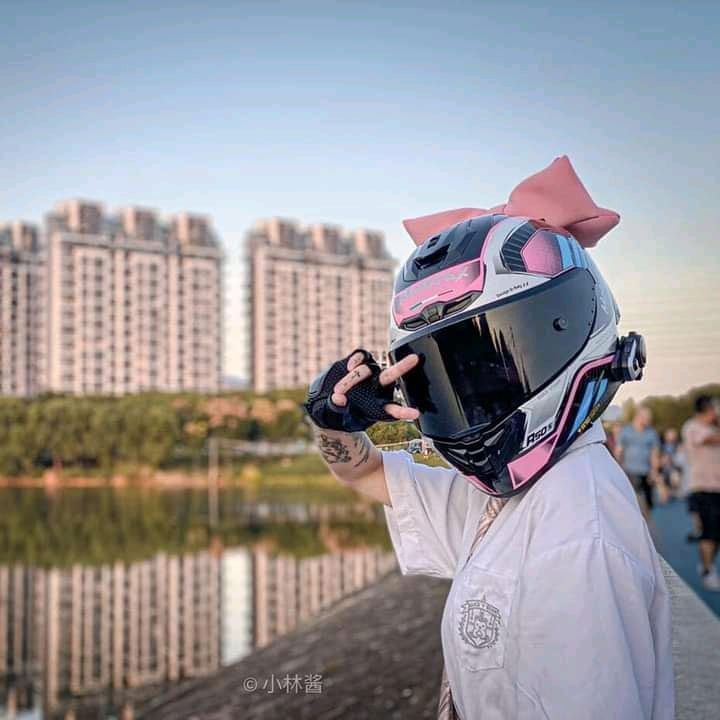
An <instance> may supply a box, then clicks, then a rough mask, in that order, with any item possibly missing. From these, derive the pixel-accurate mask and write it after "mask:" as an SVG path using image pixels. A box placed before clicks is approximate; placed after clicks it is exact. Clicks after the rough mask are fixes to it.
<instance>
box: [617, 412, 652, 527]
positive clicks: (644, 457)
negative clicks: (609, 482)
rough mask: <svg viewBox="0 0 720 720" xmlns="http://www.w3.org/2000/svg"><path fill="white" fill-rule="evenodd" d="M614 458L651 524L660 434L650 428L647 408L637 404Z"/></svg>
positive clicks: (650, 419) (644, 515) (621, 435)
mask: <svg viewBox="0 0 720 720" xmlns="http://www.w3.org/2000/svg"><path fill="white" fill-rule="evenodd" d="M615 457H616V458H617V461H618V462H619V463H620V465H621V466H622V468H623V470H625V473H626V474H627V476H628V478H629V479H630V482H631V483H632V486H633V488H634V489H635V492H636V494H637V496H638V502H639V503H640V509H641V510H642V514H643V517H644V518H645V520H646V522H647V523H648V525H650V523H651V515H650V513H651V511H652V508H653V484H654V482H655V478H656V477H657V474H658V471H659V469H660V437H659V436H658V434H657V431H656V430H655V428H653V427H652V413H651V412H650V410H649V408H646V407H644V406H640V407H639V408H638V409H637V411H636V412H635V416H634V417H633V419H632V422H631V423H629V424H628V425H625V427H623V429H622V430H621V431H620V437H619V438H618V443H617V445H616V447H615Z"/></svg>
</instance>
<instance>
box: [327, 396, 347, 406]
mask: <svg viewBox="0 0 720 720" xmlns="http://www.w3.org/2000/svg"><path fill="white" fill-rule="evenodd" d="M330 401H331V402H332V404H333V405H337V406H338V407H345V406H346V405H347V395H342V394H341V393H333V394H332V395H331V396H330Z"/></svg>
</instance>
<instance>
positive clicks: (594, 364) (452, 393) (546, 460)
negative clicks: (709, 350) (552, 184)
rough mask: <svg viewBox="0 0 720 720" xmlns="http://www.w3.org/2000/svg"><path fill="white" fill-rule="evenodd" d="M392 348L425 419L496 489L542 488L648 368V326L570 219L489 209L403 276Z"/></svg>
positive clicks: (423, 254) (461, 465)
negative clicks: (622, 300) (636, 322)
mask: <svg viewBox="0 0 720 720" xmlns="http://www.w3.org/2000/svg"><path fill="white" fill-rule="evenodd" d="M391 315H392V318H391V328H390V353H389V355H390V359H391V361H392V362H397V361H399V360H401V359H402V358H403V357H405V356H407V355H409V354H411V353H417V354H418V355H419V357H420V362H419V363H418V365H417V366H416V367H415V368H413V369H412V370H410V371H409V372H408V373H406V375H405V376H404V377H402V378H401V379H400V381H399V385H400V390H401V392H402V394H403V396H404V399H405V401H406V403H407V404H408V405H409V406H411V407H415V408H417V409H418V410H419V411H420V417H419V419H418V420H417V421H416V422H417V425H418V428H419V430H420V432H421V433H422V434H423V435H424V436H426V437H428V438H430V439H431V440H432V442H433V444H434V446H435V449H436V450H437V452H439V453H440V454H441V455H442V456H443V457H444V458H445V459H446V460H447V461H448V462H449V463H450V464H451V465H452V466H454V467H455V468H457V469H458V470H459V471H460V472H461V473H463V474H464V475H465V476H467V478H468V479H469V480H470V482H472V483H473V484H474V485H476V486H477V487H478V488H480V489H481V490H483V491H484V492H486V493H488V494H491V495H495V496H499V497H509V496H511V495H514V494H516V493H518V492H520V491H521V490H524V489H525V488H527V487H529V485H530V484H531V483H533V482H534V481H536V480H537V479H538V478H539V477H540V476H541V475H542V474H543V473H544V472H545V471H546V470H547V469H548V468H549V467H550V466H551V465H552V464H553V463H554V462H555V461H556V460H557V459H558V458H559V457H560V456H561V455H562V454H563V453H564V452H565V450H567V448H568V447H569V446H570V445H571V444H572V442H573V441H574V440H575V439H576V438H577V437H578V436H579V435H580V434H581V433H583V432H584V431H585V430H587V429H588V428H589V427H590V426H591V424H592V423H593V422H594V421H595V420H596V419H598V418H599V417H600V415H601V414H602V412H603V411H604V410H605V408H606V407H607V406H608V404H609V403H610V401H611V400H612V398H613V396H614V395H615V393H616V392H617V390H618V388H619V387H620V385H621V383H622V382H625V381H626V380H634V379H639V378H640V377H641V376H642V369H643V367H644V365H645V346H644V342H643V340H642V337H640V336H639V335H637V334H635V333H630V334H629V335H628V336H627V337H626V338H619V337H618V331H617V323H618V321H619V310H618V307H617V304H616V303H615V300H614V298H613V296H612V293H611V291H610V289H609V288H608V286H607V284H606V283H605V281H604V280H603V278H602V276H601V274H600V272H599V271H598V269H597V267H596V265H595V264H594V262H593V261H592V259H591V258H590V256H589V255H588V253H587V252H586V251H585V249H584V248H583V247H582V246H581V245H580V244H579V243H578V242H577V241H576V240H575V238H574V237H573V236H572V235H571V234H570V233H569V232H568V231H567V230H565V229H563V228H557V227H552V226H551V225H548V224H546V223H545V222H542V221H538V220H534V219H532V218H529V217H514V216H509V215H504V214H487V215H482V216H479V217H473V218H471V219H468V220H463V221H462V222H459V223H457V224H455V225H453V226H452V227H450V228H448V229H447V230H445V231H443V232H440V233H439V234H434V235H433V236H432V237H428V238H427V239H426V240H425V241H424V242H423V243H422V244H421V245H420V246H419V247H418V248H417V249H416V250H415V251H414V252H413V253H412V255H411V256H410V258H409V259H408V260H407V262H406V263H405V264H404V266H403V267H402V269H401V270H400V272H399V273H398V275H397V278H396V282H395V287H394V296H393V301H392V311H391Z"/></svg>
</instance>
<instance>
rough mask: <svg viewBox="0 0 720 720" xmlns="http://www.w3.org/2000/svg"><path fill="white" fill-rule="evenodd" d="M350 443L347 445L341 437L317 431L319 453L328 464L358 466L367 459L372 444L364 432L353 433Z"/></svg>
mask: <svg viewBox="0 0 720 720" xmlns="http://www.w3.org/2000/svg"><path fill="white" fill-rule="evenodd" d="M351 440H352V445H348V444H346V443H345V442H344V440H343V439H342V438H336V437H330V436H329V435H326V434H325V433H322V432H321V433H318V447H319V448H320V454H321V455H322V456H323V458H324V459H325V462H327V463H328V465H340V464H344V463H349V462H352V463H353V467H358V466H360V465H362V464H363V463H366V462H367V461H368V458H369V457H370V451H371V450H372V448H373V444H372V443H371V442H370V439H369V438H368V436H367V435H365V433H354V434H353V435H352V438H351Z"/></svg>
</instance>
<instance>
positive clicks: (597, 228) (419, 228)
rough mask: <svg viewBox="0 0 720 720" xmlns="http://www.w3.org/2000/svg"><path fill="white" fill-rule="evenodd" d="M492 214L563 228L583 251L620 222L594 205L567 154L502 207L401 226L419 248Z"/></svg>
mask: <svg viewBox="0 0 720 720" xmlns="http://www.w3.org/2000/svg"><path fill="white" fill-rule="evenodd" d="M493 213H500V214H503V215H515V216H522V217H529V218H533V219H534V220H543V221H544V222H546V223H548V224H549V225H554V226H555V227H561V228H565V230H567V231H568V232H569V233H571V234H572V235H573V236H574V237H575V239H576V240H577V241H578V242H579V243H580V244H581V245H582V246H583V247H586V248H588V247H593V246H595V245H597V242H598V240H600V238H601V237H602V236H603V235H605V233H607V232H609V231H610V230H612V229H613V228H614V227H615V226H616V225H617V224H618V223H619V222H620V215H618V213H616V212H615V211H613V210H607V209H605V208H601V207H598V206H597V205H596V204H595V203H594V202H593V199H592V198H591V197H590V194H589V193H588V191H587V190H586V189H585V186H584V185H583V184H582V182H581V181H580V178H579V177H578V176H577V173H576V172H575V169H574V168H573V166H572V164H571V163H570V160H569V159H568V157H567V155H563V156H562V157H559V158H556V159H555V160H553V161H552V163H550V165H548V167H546V168H545V169H544V170H541V171H540V172H538V173H535V175H531V176H530V177H529V178H525V180H523V181H522V182H521V183H520V184H519V185H518V186H517V187H516V188H515V189H514V190H513V191H512V192H511V193H510V197H509V199H508V201H507V203H505V204H504V205H496V206H495V207H493V208H490V209H489V210H481V209H480V208H458V209H457V210H445V211H444V212H439V213H435V214H434V215H423V216H422V217H417V218H411V219H409V220H403V225H404V226H405V229H406V230H407V231H408V233H409V235H410V237H411V238H412V239H413V240H414V241H415V244H416V245H422V244H423V243H424V242H425V240H427V239H428V238H429V237H432V236H433V235H436V234H437V233H440V232H442V231H443V230H447V228H449V227H451V226H452V225H455V224H456V223H459V222H461V221H462V220H468V219H469V218H473V217H478V216H479V215H490V214H493Z"/></svg>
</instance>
